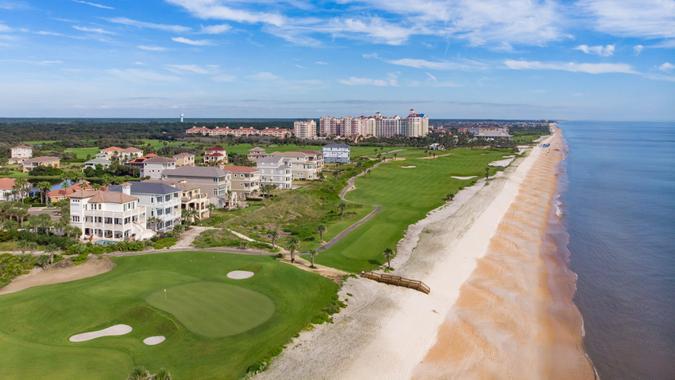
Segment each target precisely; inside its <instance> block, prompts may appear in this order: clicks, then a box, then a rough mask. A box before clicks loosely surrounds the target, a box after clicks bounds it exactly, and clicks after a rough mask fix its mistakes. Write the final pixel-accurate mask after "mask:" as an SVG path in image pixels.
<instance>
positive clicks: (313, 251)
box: [309, 249, 316, 269]
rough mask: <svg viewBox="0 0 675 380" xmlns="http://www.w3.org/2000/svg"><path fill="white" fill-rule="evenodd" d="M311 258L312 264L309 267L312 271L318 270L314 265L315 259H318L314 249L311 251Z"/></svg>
mask: <svg viewBox="0 0 675 380" xmlns="http://www.w3.org/2000/svg"><path fill="white" fill-rule="evenodd" d="M309 258H310V263H311V265H310V266H309V267H310V268H312V269H314V268H316V266H315V265H314V259H315V258H316V249H312V250H311V251H309Z"/></svg>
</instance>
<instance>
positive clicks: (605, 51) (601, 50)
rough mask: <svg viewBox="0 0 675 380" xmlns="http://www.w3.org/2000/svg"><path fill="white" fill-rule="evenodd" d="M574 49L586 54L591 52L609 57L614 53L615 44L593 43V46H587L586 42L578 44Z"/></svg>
mask: <svg viewBox="0 0 675 380" xmlns="http://www.w3.org/2000/svg"><path fill="white" fill-rule="evenodd" d="M574 49H575V50H579V51H580V52H582V53H586V54H593V55H599V56H601V57H611V56H612V55H614V50H615V46H614V45H612V44H609V45H605V46H603V45H594V46H589V45H586V44H583V45H579V46H577V47H575V48H574Z"/></svg>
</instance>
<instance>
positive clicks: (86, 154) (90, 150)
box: [64, 146, 101, 161]
mask: <svg viewBox="0 0 675 380" xmlns="http://www.w3.org/2000/svg"><path fill="white" fill-rule="evenodd" d="M100 151H101V149H100V148H98V147H95V146H91V147H85V148H66V149H65V150H64V152H65V153H73V154H74V155H75V157H76V158H77V160H78V161H86V160H88V159H89V158H90V157H91V158H93V157H94V156H96V154H98V152H100Z"/></svg>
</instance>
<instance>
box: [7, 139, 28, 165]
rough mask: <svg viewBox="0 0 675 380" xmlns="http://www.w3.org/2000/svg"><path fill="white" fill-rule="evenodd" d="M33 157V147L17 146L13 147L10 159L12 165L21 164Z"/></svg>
mask: <svg viewBox="0 0 675 380" xmlns="http://www.w3.org/2000/svg"><path fill="white" fill-rule="evenodd" d="M31 157H33V147H32V146H30V145H24V144H21V145H17V146H13V147H12V149H11V155H10V159H9V163H10V164H19V163H21V162H22V161H23V160H25V159H27V158H31Z"/></svg>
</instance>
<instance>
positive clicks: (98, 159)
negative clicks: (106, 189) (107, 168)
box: [85, 157, 112, 165]
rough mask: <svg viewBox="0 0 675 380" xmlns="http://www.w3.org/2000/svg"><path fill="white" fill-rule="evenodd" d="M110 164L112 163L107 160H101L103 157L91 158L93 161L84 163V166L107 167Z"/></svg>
mask: <svg viewBox="0 0 675 380" xmlns="http://www.w3.org/2000/svg"><path fill="white" fill-rule="evenodd" d="M111 163H112V161H110V160H109V159H107V158H103V157H96V158H93V159H91V160H89V161H87V162H85V164H93V165H98V164H101V165H109V164H111Z"/></svg>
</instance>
